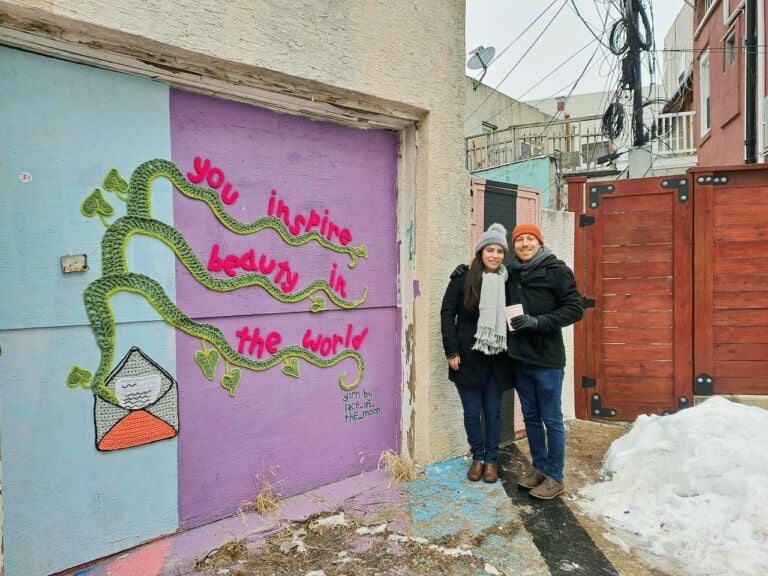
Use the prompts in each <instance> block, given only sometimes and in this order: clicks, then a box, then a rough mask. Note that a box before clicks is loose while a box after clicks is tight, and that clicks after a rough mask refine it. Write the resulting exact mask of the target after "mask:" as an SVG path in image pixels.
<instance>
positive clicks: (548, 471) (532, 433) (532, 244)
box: [507, 222, 583, 500]
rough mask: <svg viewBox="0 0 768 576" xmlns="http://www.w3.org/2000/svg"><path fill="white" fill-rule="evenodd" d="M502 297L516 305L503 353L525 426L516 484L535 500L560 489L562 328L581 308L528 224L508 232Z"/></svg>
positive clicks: (565, 274) (561, 267) (568, 279)
mask: <svg viewBox="0 0 768 576" xmlns="http://www.w3.org/2000/svg"><path fill="white" fill-rule="evenodd" d="M512 248H513V257H512V261H511V263H510V264H509V267H508V269H509V280H508V282H507V287H508V295H507V298H508V299H509V302H510V303H511V304H522V305H523V312H524V313H523V314H522V315H520V316H516V317H515V318H512V319H511V321H510V323H511V325H512V328H513V329H514V331H513V332H511V334H510V336H509V343H508V353H509V356H510V358H512V359H513V360H516V362H515V377H516V387H517V395H518V397H519V398H520V408H521V409H522V412H523V420H524V421H525V433H526V436H527V437H528V446H529V448H530V451H531V464H532V468H531V469H530V470H528V471H527V472H526V473H525V474H524V475H523V476H522V477H520V478H518V480H517V484H518V486H520V487H522V488H528V489H530V494H531V496H533V497H534V498H539V499H540V500H551V499H552V498H554V497H555V496H557V495H558V494H562V493H563V491H564V490H565V486H564V484H563V468H564V466H565V424H564V422H563V412H562V398H561V397H562V391H563V376H564V375H565V346H564V345H563V333H562V328H564V327H565V326H570V325H571V324H573V323H574V322H577V321H579V320H581V317H582V315H583V309H582V306H581V296H580V295H579V291H578V289H577V288H576V280H575V278H574V277H573V272H572V271H571V269H570V268H568V266H566V264H565V263H564V262H562V261H561V260H558V259H557V257H556V256H555V255H554V254H553V253H552V251H551V250H550V249H549V248H547V247H546V246H544V239H543V237H542V235H541V230H539V228H538V227H537V226H536V225H535V224H531V223H529V222H526V223H523V224H518V225H517V226H516V227H515V229H514V230H513V231H512Z"/></svg>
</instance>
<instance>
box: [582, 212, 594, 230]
mask: <svg viewBox="0 0 768 576" xmlns="http://www.w3.org/2000/svg"><path fill="white" fill-rule="evenodd" d="M594 223H595V217H594V216H587V215H586V214H581V215H580V216H579V228H584V227H586V226H592V225H594Z"/></svg>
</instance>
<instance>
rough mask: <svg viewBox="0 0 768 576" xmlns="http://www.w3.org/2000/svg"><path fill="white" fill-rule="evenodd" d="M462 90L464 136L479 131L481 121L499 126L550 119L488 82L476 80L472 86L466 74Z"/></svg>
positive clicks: (507, 126)
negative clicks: (463, 95) (464, 96)
mask: <svg viewBox="0 0 768 576" xmlns="http://www.w3.org/2000/svg"><path fill="white" fill-rule="evenodd" d="M466 91H467V104H466V112H465V114H466V120H465V127H464V135H465V136H475V135H477V134H482V133H483V122H487V123H489V124H493V125H494V126H496V127H497V128H498V129H499V130H503V129H504V128H511V127H512V126H517V125H519V124H534V123H536V122H549V121H550V120H552V117H551V116H549V115H547V114H545V113H544V112H542V111H541V110H538V109H536V108H534V107H533V106H529V105H528V104H525V103H524V102H520V101H518V100H515V99H514V98H512V97H510V96H507V95H506V94H503V93H502V92H499V91H497V90H494V89H493V88H492V87H491V86H486V85H485V84H479V85H477V87H475V86H474V80H473V79H472V78H471V77H470V76H467V77H466Z"/></svg>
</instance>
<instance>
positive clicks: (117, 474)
mask: <svg viewBox="0 0 768 576" xmlns="http://www.w3.org/2000/svg"><path fill="white" fill-rule="evenodd" d="M0 102H2V106H0V245H2V246H3V249H2V250H1V251H0V294H2V297H0V346H2V356H0V423H1V425H2V428H1V429H0V440H1V442H2V460H3V487H2V488H3V504H4V522H3V539H4V548H5V573H6V575H7V576H17V575H24V576H27V575H30V574H49V573H51V572H56V571H60V570H63V569H66V568H69V567H72V566H75V565H79V564H82V563H84V562H87V561H90V560H92V559H94V558H99V557H103V556H106V555H109V554H111V553H114V552H118V551H120V550H124V549H126V548H130V547H131V546H134V545H136V544H138V543H140V542H142V541H145V540H147V539H149V538H153V537H155V536H157V535H159V534H164V533H169V532H173V531H175V530H176V528H177V525H178V512H177V491H178V489H177V483H178V479H177V478H178V476H177V442H176V440H175V439H173V440H165V441H162V442H156V443H154V444H150V445H146V446H140V447H136V448H129V449H125V450H118V451H115V452H99V451H97V450H96V448H95V438H94V436H95V434H94V420H93V419H94V415H93V406H94V400H93V395H92V394H91V392H90V391H86V390H82V389H70V388H68V387H67V385H66V383H65V382H66V377H67V374H68V372H69V369H70V367H71V366H72V365H73V364H77V365H79V366H82V367H84V368H87V369H88V370H90V371H91V372H93V371H95V369H96V367H97V365H98V362H99V350H98V348H97V346H96V341H95V338H94V336H93V332H92V330H91V328H90V325H89V324H88V320H87V317H86V314H85V309H84V306H83V300H82V295H83V290H84V289H85V287H86V286H87V285H88V284H89V283H90V282H91V281H93V280H95V279H97V278H98V277H99V276H100V273H101V263H100V241H101V237H102V235H103V233H104V230H105V228H104V226H103V225H102V223H101V222H100V221H99V220H98V218H90V219H89V218H86V217H85V216H83V215H82V214H81V213H80V204H81V202H82V200H83V199H84V198H85V197H86V196H87V195H88V194H89V193H90V192H91V190H93V189H94V188H96V187H101V182H102V180H103V178H104V176H105V175H106V173H107V171H108V170H109V169H110V168H117V169H118V170H119V171H120V172H121V174H122V175H123V176H124V177H126V178H127V177H128V176H129V175H130V174H131V172H132V171H133V169H134V168H135V167H136V165H138V164H139V163H141V162H143V161H144V160H147V159H149V158H153V157H162V158H170V135H169V110H168V108H169V107H168V89H167V87H166V86H163V85H161V84H157V83H153V82H151V81H149V80H146V79H140V78H134V77H131V76H127V75H122V74H117V73H111V72H106V71H103V70H98V69H96V68H91V67H87V66H81V65H76V64H72V63H68V62H64V61H61V60H55V59H52V58H46V57H42V56H37V55H33V54H28V53H24V52H20V51H16V50H12V49H8V48H0ZM21 172H28V173H30V174H31V175H32V180H31V182H29V183H22V182H21V181H20V180H19V174H20V173H21ZM170 190H171V189H170V186H169V185H168V184H167V183H165V182H164V181H163V182H160V181H158V182H157V183H156V185H155V193H154V194H153V204H152V207H153V215H155V216H156V217H159V218H161V219H162V220H164V221H165V222H168V223H172V221H173V220H172V203H171V194H170ZM105 196H106V197H107V198H108V199H109V201H110V203H112V205H113V206H114V207H115V209H116V210H117V211H118V215H120V214H122V213H123V206H124V204H123V203H122V202H120V201H118V200H117V198H116V197H115V196H114V194H112V193H106V194H105ZM78 253H86V254H87V255H88V261H89V266H90V270H89V271H87V272H85V273H72V274H63V273H62V271H61V267H60V264H59V258H60V257H61V256H62V255H63V254H78ZM139 253H141V254H142V257H141V258H140V259H139V258H136V257H135V254H139ZM128 254H129V256H128V258H129V262H131V261H134V263H135V265H136V267H135V268H134V270H135V271H139V272H144V273H147V274H150V275H151V276H152V277H153V278H155V279H157V280H158V281H159V282H160V283H161V285H163V287H164V288H165V290H166V293H167V294H168V295H169V296H170V297H171V298H174V299H175V291H174V277H173V274H174V256H173V254H172V253H171V251H170V250H168V249H167V248H166V247H165V246H164V245H163V244H161V243H160V242H157V241H154V240H152V239H136V241H135V244H134V240H131V242H130V243H129V248H128ZM112 300H113V304H114V311H115V318H116V320H117V322H118V335H117V350H116V357H115V363H116V362H118V361H119V360H120V359H121V358H122V357H123V355H125V353H126V352H127V351H128V349H129V348H130V346H132V345H137V346H139V347H140V348H141V349H142V350H143V351H144V352H145V353H147V354H148V355H149V356H150V357H151V358H152V359H153V360H155V361H156V362H157V363H158V364H160V365H161V366H162V367H163V368H164V369H165V370H167V371H168V372H169V373H171V374H172V375H173V376H174V377H175V375H176V365H175V334H174V329H173V328H172V327H171V326H169V325H168V324H166V323H165V322H163V321H160V320H159V315H158V314H157V313H156V312H155V311H154V310H153V309H152V307H151V306H150V305H149V304H147V303H146V302H145V301H144V299H143V298H141V297H140V296H138V295H136V294H129V293H120V294H117V295H116V296H114V297H113V298H112ZM182 427H183V425H182Z"/></svg>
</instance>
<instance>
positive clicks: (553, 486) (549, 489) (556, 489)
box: [529, 476, 565, 500]
mask: <svg viewBox="0 0 768 576" xmlns="http://www.w3.org/2000/svg"><path fill="white" fill-rule="evenodd" d="M563 492H565V485H564V484H563V483H562V482H558V481H557V480H555V479H554V478H552V477H550V476H544V481H543V482H542V483H541V484H539V485H538V486H536V487H535V488H534V489H533V490H531V491H530V492H529V494H530V495H531V496H533V497H534V498H538V499H539V500H552V498H554V497H555V496H559V495H560V494H562V493H563Z"/></svg>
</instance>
